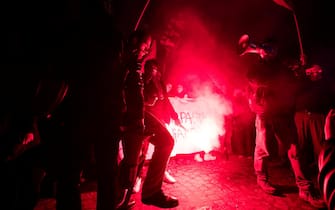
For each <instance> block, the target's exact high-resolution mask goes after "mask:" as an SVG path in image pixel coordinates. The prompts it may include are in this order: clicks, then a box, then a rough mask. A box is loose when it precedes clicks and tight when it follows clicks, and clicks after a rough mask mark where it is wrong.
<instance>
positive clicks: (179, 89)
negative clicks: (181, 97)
mask: <svg viewBox="0 0 335 210" xmlns="http://www.w3.org/2000/svg"><path fill="white" fill-rule="evenodd" d="M183 91H184V86H183V85H182V84H178V85H177V92H178V93H182V92H183Z"/></svg>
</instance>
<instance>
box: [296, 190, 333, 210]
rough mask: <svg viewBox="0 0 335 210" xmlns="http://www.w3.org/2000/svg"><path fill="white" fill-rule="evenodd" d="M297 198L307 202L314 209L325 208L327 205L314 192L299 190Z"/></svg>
mask: <svg viewBox="0 0 335 210" xmlns="http://www.w3.org/2000/svg"><path fill="white" fill-rule="evenodd" d="M299 198H300V199H302V200H304V201H306V202H308V203H309V204H311V205H312V206H313V207H315V208H319V209H321V208H326V207H327V205H326V203H325V201H324V200H323V199H322V197H321V195H320V194H319V193H317V192H316V190H299Z"/></svg>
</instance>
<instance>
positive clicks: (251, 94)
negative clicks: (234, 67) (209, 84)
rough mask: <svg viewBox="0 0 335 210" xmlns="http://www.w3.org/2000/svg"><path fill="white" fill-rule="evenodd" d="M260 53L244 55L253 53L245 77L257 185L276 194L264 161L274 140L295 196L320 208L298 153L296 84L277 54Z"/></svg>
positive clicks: (266, 163) (321, 203)
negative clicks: (285, 161)
mask: <svg viewBox="0 0 335 210" xmlns="http://www.w3.org/2000/svg"><path fill="white" fill-rule="evenodd" d="M264 52H265V55H264V57H262V56H260V55H258V54H248V56H252V55H254V56H255V57H249V58H250V59H252V60H251V61H252V62H253V64H249V65H251V68H250V69H249V71H248V74H247V79H248V100H249V105H250V108H251V110H252V111H253V112H254V113H255V114H256V119H255V127H256V145H255V152H254V169H255V173H256V176H257V184H258V185H259V186H260V187H261V189H262V190H263V191H264V192H266V193H268V194H277V193H278V189H277V188H276V187H275V186H273V185H272V184H271V183H270V182H269V174H268V161H269V158H270V156H271V154H274V151H273V150H271V145H272V146H273V145H276V144H275V142H273V141H272V140H273V139H276V141H277V142H276V143H277V145H278V154H279V155H280V156H283V155H288V159H289V161H290V163H291V166H292V170H293V172H294V175H295V180H296V184H297V186H298V188H299V198H300V199H302V200H305V201H307V202H309V203H310V204H311V205H313V206H315V207H317V208H323V207H324V202H323V200H322V199H320V197H319V196H318V194H317V193H316V192H317V191H316V189H315V188H314V186H313V183H312V180H311V179H310V178H309V177H307V174H306V169H305V168H304V165H303V164H302V162H301V161H302V160H301V157H300V156H299V154H300V150H299V145H298V140H297V135H296V128H295V125H294V118H293V117H294V105H295V104H294V102H295V101H294V100H295V95H294V94H295V91H294V90H295V87H296V85H295V84H296V83H295V78H294V75H293V73H292V72H291V71H290V70H289V69H288V68H287V67H286V66H285V65H283V64H282V61H281V60H280V59H279V57H278V56H276V55H275V54H274V56H272V55H271V54H269V55H267V54H266V51H264ZM264 52H263V53H264ZM260 58H262V59H260ZM287 90H290V91H287ZM271 137H272V138H271ZM274 137H275V138H274Z"/></svg>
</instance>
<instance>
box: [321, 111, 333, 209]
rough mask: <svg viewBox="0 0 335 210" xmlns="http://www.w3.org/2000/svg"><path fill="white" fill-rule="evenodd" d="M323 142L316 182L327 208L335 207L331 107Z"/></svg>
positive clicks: (326, 120)
mask: <svg viewBox="0 0 335 210" xmlns="http://www.w3.org/2000/svg"><path fill="white" fill-rule="evenodd" d="M324 132H325V140H326V141H325V144H324V145H322V148H321V151H320V153H319V159H318V160H319V163H318V165H319V176H318V182H319V187H320V189H321V192H322V195H323V198H324V200H325V202H326V204H327V207H328V209H335V197H334V192H335V185H334V182H335V173H334V171H335V110H334V109H331V110H330V111H329V112H328V114H327V116H326V119H325V126H324Z"/></svg>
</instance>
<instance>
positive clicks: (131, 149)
mask: <svg viewBox="0 0 335 210" xmlns="http://www.w3.org/2000/svg"><path fill="white" fill-rule="evenodd" d="M143 138H144V135H143V128H137V129H129V130H128V131H126V132H125V133H124V135H123V138H122V143H123V144H122V145H123V153H124V158H123V159H122V161H121V162H120V175H119V178H120V180H119V183H120V186H119V187H120V189H119V191H120V192H118V195H117V203H118V204H117V208H124V207H125V206H127V205H128V202H129V200H130V197H131V194H132V190H133V187H134V184H135V180H136V175H137V169H138V163H139V156H140V152H141V148H142V143H143Z"/></svg>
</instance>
